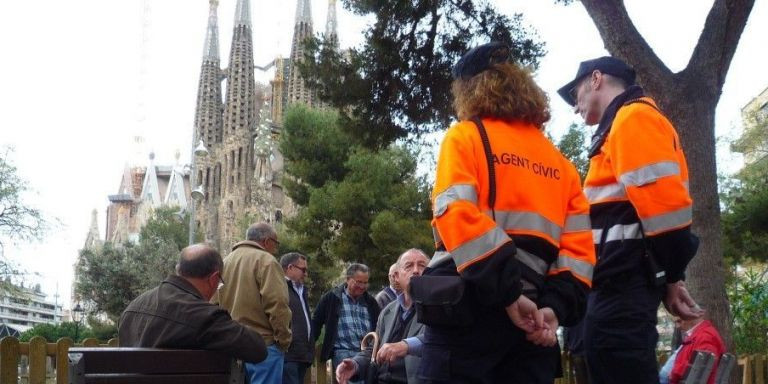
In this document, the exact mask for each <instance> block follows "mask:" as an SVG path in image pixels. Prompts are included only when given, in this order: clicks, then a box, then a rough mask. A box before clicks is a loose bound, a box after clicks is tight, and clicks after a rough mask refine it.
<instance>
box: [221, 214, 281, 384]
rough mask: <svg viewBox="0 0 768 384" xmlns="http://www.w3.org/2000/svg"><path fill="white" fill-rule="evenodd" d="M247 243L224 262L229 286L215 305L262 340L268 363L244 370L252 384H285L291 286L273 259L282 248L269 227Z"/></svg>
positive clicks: (251, 233)
mask: <svg viewBox="0 0 768 384" xmlns="http://www.w3.org/2000/svg"><path fill="white" fill-rule="evenodd" d="M245 236H246V240H244V241H241V242H239V243H237V244H235V245H234V246H233V247H232V252H231V253H230V254H229V255H227V257H225V258H224V268H223V270H222V277H223V278H224V281H226V282H227V284H226V285H224V286H223V287H222V288H221V289H219V291H218V293H217V294H216V295H215V296H214V297H213V302H214V303H218V304H219V305H221V306H222V307H223V308H225V309H227V310H228V311H229V313H230V314H232V318H233V319H235V321H237V322H239V323H240V324H243V325H246V326H248V327H250V328H252V329H253V330H255V331H256V332H258V333H259V334H261V337H263V338H264V342H265V343H266V345H267V359H266V360H264V362H262V363H260V364H246V365H245V368H246V372H247V374H248V378H249V380H250V382H251V383H254V384H256V383H269V384H271V383H278V384H279V383H281V381H282V374H283V362H284V358H285V351H287V350H288V346H289V345H290V344H291V329H290V325H291V310H290V307H289V304H288V303H289V300H288V286H287V285H286V283H285V275H284V274H283V268H282V267H281V266H280V263H278V262H277V259H275V257H274V256H272V254H274V253H275V252H276V251H277V247H278V245H279V244H280V243H279V242H278V241H277V234H276V233H275V230H274V229H273V228H272V226H270V225H269V224H267V223H258V224H253V225H251V227H250V228H248V231H247V232H246V234H245Z"/></svg>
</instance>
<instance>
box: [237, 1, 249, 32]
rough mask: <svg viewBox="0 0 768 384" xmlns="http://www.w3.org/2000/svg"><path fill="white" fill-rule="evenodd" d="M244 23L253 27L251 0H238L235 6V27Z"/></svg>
mask: <svg viewBox="0 0 768 384" xmlns="http://www.w3.org/2000/svg"><path fill="white" fill-rule="evenodd" d="M238 25H244V26H246V27H248V28H250V27H251V0H237V6H236V7H235V27H237V26H238Z"/></svg>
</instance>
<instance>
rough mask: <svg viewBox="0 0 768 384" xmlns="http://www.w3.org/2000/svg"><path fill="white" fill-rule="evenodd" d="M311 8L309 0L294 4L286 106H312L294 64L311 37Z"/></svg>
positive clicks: (308, 94) (298, 59)
mask: <svg viewBox="0 0 768 384" xmlns="http://www.w3.org/2000/svg"><path fill="white" fill-rule="evenodd" d="M312 33H313V32H312V8H311V7H310V5H309V0H298V2H297V4H296V20H295V23H294V26H293V40H292V42H291V65H290V70H289V72H288V104H289V105H290V104H293V103H302V104H306V105H309V106H313V102H314V101H315V100H313V99H314V98H313V97H312V94H311V92H310V91H309V89H308V88H307V86H306V84H304V79H302V78H301V74H300V73H299V70H298V68H296V63H298V62H300V61H301V60H302V58H303V57H304V41H305V40H306V39H308V38H311V37H312Z"/></svg>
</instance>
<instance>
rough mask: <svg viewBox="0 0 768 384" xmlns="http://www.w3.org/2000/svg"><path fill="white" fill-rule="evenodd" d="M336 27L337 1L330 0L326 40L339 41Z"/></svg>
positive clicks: (326, 23)
mask: <svg viewBox="0 0 768 384" xmlns="http://www.w3.org/2000/svg"><path fill="white" fill-rule="evenodd" d="M337 28H338V27H337V25H336V0H328V19H327V20H326V22H325V38H326V39H327V40H329V41H330V40H331V39H333V40H338V38H339V33H338V32H337Z"/></svg>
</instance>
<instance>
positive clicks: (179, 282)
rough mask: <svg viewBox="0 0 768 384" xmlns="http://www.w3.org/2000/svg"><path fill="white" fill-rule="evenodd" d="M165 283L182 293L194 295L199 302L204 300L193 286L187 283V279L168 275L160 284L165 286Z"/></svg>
mask: <svg viewBox="0 0 768 384" xmlns="http://www.w3.org/2000/svg"><path fill="white" fill-rule="evenodd" d="M166 283H167V284H171V285H173V286H175V287H178V288H179V289H181V290H182V291H185V292H189V293H190V294H192V295H194V296H195V297H197V298H199V299H200V300H204V299H203V295H202V294H201V293H200V291H198V290H197V288H195V286H194V285H192V284H191V283H190V282H189V281H187V279H185V278H183V277H181V276H176V275H170V276H168V277H166V278H165V280H163V282H162V283H161V284H166Z"/></svg>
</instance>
